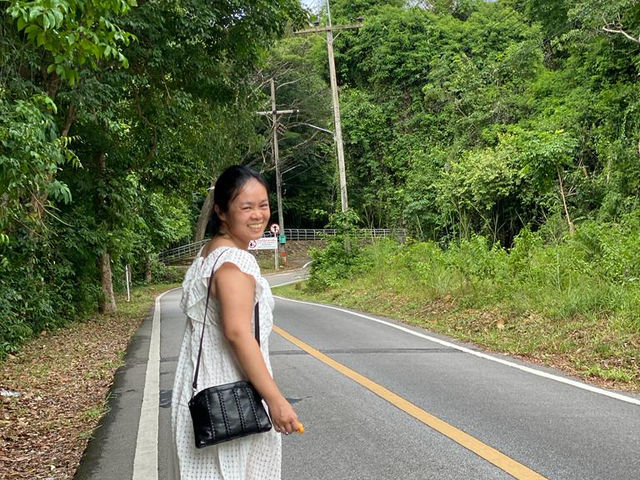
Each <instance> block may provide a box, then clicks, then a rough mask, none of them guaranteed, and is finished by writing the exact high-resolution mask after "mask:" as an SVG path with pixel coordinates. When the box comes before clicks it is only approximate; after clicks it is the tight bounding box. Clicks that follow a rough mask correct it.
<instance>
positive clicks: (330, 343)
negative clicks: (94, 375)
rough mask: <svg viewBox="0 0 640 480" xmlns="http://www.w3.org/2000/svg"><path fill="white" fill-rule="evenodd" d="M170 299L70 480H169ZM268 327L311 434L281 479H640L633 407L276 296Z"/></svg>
mask: <svg viewBox="0 0 640 480" xmlns="http://www.w3.org/2000/svg"><path fill="white" fill-rule="evenodd" d="M301 276H302V274H301V273H300V272H294V273H288V274H278V275H274V276H272V277H271V278H270V282H271V284H272V285H278V284H284V283H288V282H292V281H296V280H298V279H299V278H300V277H301ZM179 299H180V291H179V290H174V291H171V292H168V293H167V294H165V295H164V296H163V297H162V298H161V299H160V300H159V301H158V302H157V308H156V315H155V318H149V320H148V321H146V322H145V323H144V324H143V326H142V327H141V329H140V331H139V332H138V333H137V334H136V336H135V338H134V340H133V342H132V345H131V347H130V349H129V352H128V355H127V359H126V366H125V367H123V368H122V369H120V370H119V371H118V373H117V375H116V383H115V384H114V387H113V390H112V394H111V399H110V406H111V409H110V412H109V413H108V414H107V416H106V418H105V420H104V421H103V424H102V427H101V428H100V429H99V430H98V431H97V434H96V436H95V437H94V439H93V440H92V441H91V443H90V445H89V448H88V449H87V452H86V453H85V457H84V460H83V462H82V465H81V466H80V468H79V470H78V473H77V475H76V477H75V478H76V480H88V479H91V480H122V479H129V478H133V479H134V480H155V479H160V480H172V476H171V473H170V472H171V471H172V470H171V465H170V459H171V455H170V450H169V448H170V442H169V438H170V429H169V414H170V407H171V405H170V401H171V388H172V384H173V374H174V370H175V366H176V360H177V356H178V350H179V346H180V342H181V339H182V333H183V330H184V325H185V318H184V315H183V314H182V312H181V311H180V308H179V305H178V303H179ZM275 319H276V325H277V328H276V331H275V332H274V333H273V334H272V338H271V360H272V364H273V368H274V375H275V377H276V381H277V382H278V384H279V386H280V388H281V390H282V391H283V393H284V394H285V395H286V396H287V398H288V399H289V401H290V402H291V403H292V404H293V405H294V407H295V408H296V411H297V412H298V415H299V417H300V419H301V421H302V422H303V423H304V424H305V427H306V433H305V434H304V435H297V434H296V435H290V436H288V437H283V452H284V453H283V480H294V479H295V480H307V479H309V480H310V479H323V480H326V479H354V480H355V479H358V480H363V479H380V480H382V479H392V480H395V479H465V480H466V479H473V480H481V479H491V480H494V479H496V480H497V479H508V478H518V479H544V478H548V479H567V480H569V479H571V480H573V479H575V480H586V479H594V480H609V479H610V480H622V479H629V480H638V479H640V397H638V396H634V395H630V394H620V393H619V392H613V391H609V390H600V389H597V388H593V387H590V386H588V385H586V384H584V383H582V382H579V381H576V380H575V379H571V378H569V377H567V376H566V375H564V374H562V373H560V372H558V371H555V370H552V369H545V368H541V367H537V366H533V365H528V364H526V363H524V362H520V361H518V360H514V359H511V358H509V357H506V356H502V355H486V354H484V353H483V352H481V351H480V350H478V349H474V348H473V347H469V345H466V344H464V345H463V344H461V343H458V342H455V341H453V340H450V339H448V338H445V337H442V336H438V335H434V334H431V333H429V332H427V331H425V330H422V329H418V328H413V327H407V326H403V325H401V324H399V323H396V322H394V321H393V320H389V319H382V318H380V317H375V316H371V315H366V314H359V313H358V312H350V311H348V310H344V309H336V308H327V307H326V306H319V305H312V304H308V303H304V302H296V301H292V300H287V299H277V301H276V313H275ZM154 332H155V333H154ZM154 338H155V339H157V341H155V340H154ZM145 390H146V393H145ZM143 400H144V401H143ZM156 439H157V440H156ZM155 441H157V444H156V443H154V442H155Z"/></svg>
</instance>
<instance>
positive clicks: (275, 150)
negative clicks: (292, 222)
mask: <svg viewBox="0 0 640 480" xmlns="http://www.w3.org/2000/svg"><path fill="white" fill-rule="evenodd" d="M271 115H273V117H272V118H273V162H274V163H275V166H276V197H277V199H278V224H279V225H280V231H281V232H282V233H284V214H283V213H282V176H281V175H280V150H279V147H278V108H277V107H276V83H275V82H274V81H273V78H272V79H271Z"/></svg>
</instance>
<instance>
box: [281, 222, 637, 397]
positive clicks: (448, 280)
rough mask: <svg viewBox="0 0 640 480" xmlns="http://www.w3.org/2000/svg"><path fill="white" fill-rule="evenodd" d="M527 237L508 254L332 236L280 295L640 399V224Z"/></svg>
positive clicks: (473, 243)
mask: <svg viewBox="0 0 640 480" xmlns="http://www.w3.org/2000/svg"><path fill="white" fill-rule="evenodd" d="M549 235H551V233H550V232H548V231H539V232H536V233H532V232H530V231H529V230H523V231H522V232H520V234H519V235H518V236H517V237H516V239H515V242H514V246H513V247H512V248H511V249H510V250H509V251H507V250H506V249H504V248H502V247H500V246H499V245H497V244H495V243H493V244H492V243H491V242H490V241H489V240H488V239H486V238H483V237H480V236H474V237H472V238H470V239H468V240H462V241H458V242H453V243H451V244H449V245H448V246H447V248H442V247H441V246H440V245H437V244H435V243H434V242H419V241H415V240H411V239H410V240H409V241H408V242H407V243H406V244H404V245H403V244H398V243H396V242H394V241H392V240H386V241H380V242H377V243H375V244H373V245H368V246H364V247H361V246H358V245H357V243H354V242H349V251H346V250H345V239H344V238H337V239H334V240H331V241H330V242H329V245H328V246H327V248H326V249H323V250H316V251H315V252H313V255H312V256H313V258H314V263H313V264H312V272H311V278H310V280H309V281H307V282H306V283H305V284H302V285H294V286H287V287H284V288H282V289H278V290H277V292H278V294H282V295H286V296H291V297H294V298H303V299H309V300H314V301H321V302H327V303H333V304H338V305H343V306H347V307H351V308H356V309H359V310H364V311H367V312H372V313H377V314H381V315H386V316H389V317H391V318H394V319H398V320H401V321H404V322H407V323H410V324H413V325H418V326H421V327H424V328H427V329H429V330H432V331H434V332H438V333H443V334H446V335H449V336H452V337H454V338H457V339H460V340H464V341H470V342H473V343H475V344H477V345H479V346H481V347H484V348H486V349H488V350H491V351H495V352H502V353H508V354H511V355H516V356H520V357H522V358H525V359H528V360H532V361H536V362H540V363H544V364H546V365H551V366H554V367H559V368H562V369H564V370H565V371H567V372H569V373H571V374H574V375H577V376H579V377H582V378H584V379H587V380H590V381H592V382H596V383H599V384H602V385H606V386H609V387H614V388H620V389H623V390H631V391H635V392H640V317H639V315H638V312H640V281H639V278H640V263H639V262H638V261H637V260H638V258H640V242H638V241H637V239H638V238H639V235H640V217H639V216H638V215H632V216H628V217H625V218H624V219H623V221H622V222H621V223H619V224H608V225H603V224H599V223H595V222H593V223H585V224H583V225H581V227H580V228H579V229H578V230H577V231H576V234H575V235H574V236H564V237H562V238H554V237H553V236H549Z"/></svg>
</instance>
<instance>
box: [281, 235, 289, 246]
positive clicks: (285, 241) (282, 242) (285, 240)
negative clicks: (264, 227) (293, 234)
mask: <svg viewBox="0 0 640 480" xmlns="http://www.w3.org/2000/svg"><path fill="white" fill-rule="evenodd" d="M280 243H281V244H282V245H284V244H285V243H287V237H286V235H285V234H284V233H282V234H280Z"/></svg>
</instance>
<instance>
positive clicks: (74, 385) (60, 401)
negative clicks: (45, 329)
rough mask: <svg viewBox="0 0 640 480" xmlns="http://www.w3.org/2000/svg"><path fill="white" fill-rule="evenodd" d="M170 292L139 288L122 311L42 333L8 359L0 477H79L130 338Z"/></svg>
mask: <svg viewBox="0 0 640 480" xmlns="http://www.w3.org/2000/svg"><path fill="white" fill-rule="evenodd" d="M168 288H169V287H168V286H158V287H146V288H144V289H138V290H136V291H134V292H133V298H132V302H131V304H126V303H124V302H123V301H122V299H120V302H119V306H120V311H119V312H117V313H115V314H112V315H106V316H105V315H103V316H96V317H94V318H92V319H90V320H87V321H85V322H76V323H73V324H71V325H69V326H68V327H65V328H62V329H60V330H58V331H57V332H55V333H54V334H42V335H41V336H40V337H39V338H36V339H34V340H33V341H31V342H29V343H28V344H26V345H25V346H24V347H23V348H22V349H21V350H20V352H19V353H18V354H17V355H12V356H10V357H9V358H7V359H6V360H5V361H4V362H2V372H1V373H0V411H1V413H0V452H2V453H0V478H2V479H4V480H19V479H20V480H24V479H29V480H41V479H42V480H62V479H71V478H73V475H74V473H75V471H76V469H77V467H78V464H79V462H80V459H81V457H82V453H83V452H84V450H85V448H86V446H87V443H88V441H89V439H90V438H91V435H92V432H93V431H94V430H95V428H96V427H97V426H98V424H99V422H100V419H101V418H102V416H103V415H104V413H105V412H106V409H107V398H106V397H107V393H108V391H109V389H110V387H111V384H112V383H113V379H114V375H115V372H116V370H117V369H118V367H120V366H121V365H122V364H123V359H124V354H125V351H126V348H127V345H128V343H129V340H130V338H131V337H132V335H133V334H134V333H135V331H136V330H137V329H138V327H139V325H140V323H141V322H142V320H143V319H144V317H145V315H146V313H147V312H149V310H150V308H151V306H152V304H153V299H154V297H155V296H156V295H157V294H159V293H160V292H161V291H164V290H167V289H168Z"/></svg>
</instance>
